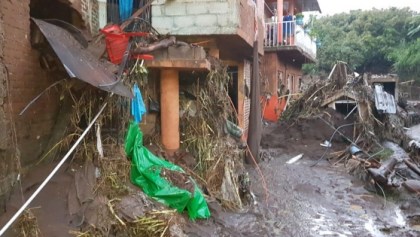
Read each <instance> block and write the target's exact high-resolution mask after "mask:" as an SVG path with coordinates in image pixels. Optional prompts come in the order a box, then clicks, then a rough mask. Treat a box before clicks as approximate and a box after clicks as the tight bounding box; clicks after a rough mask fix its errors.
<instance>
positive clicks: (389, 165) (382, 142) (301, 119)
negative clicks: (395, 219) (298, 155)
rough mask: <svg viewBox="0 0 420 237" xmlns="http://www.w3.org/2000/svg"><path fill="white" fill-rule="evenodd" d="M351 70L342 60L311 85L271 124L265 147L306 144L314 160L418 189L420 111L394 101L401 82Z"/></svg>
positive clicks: (383, 184)
mask: <svg viewBox="0 0 420 237" xmlns="http://www.w3.org/2000/svg"><path fill="white" fill-rule="evenodd" d="M349 71H350V70H349V69H348V67H347V64H346V63H344V62H338V63H337V64H336V65H335V66H334V68H333V70H332V72H331V74H330V75H329V77H328V79H326V80H318V81H316V82H314V83H313V84H312V85H310V86H309V87H308V89H307V90H306V92H305V93H304V94H303V95H302V96H301V97H300V98H298V99H297V100H295V101H293V102H292V103H291V104H290V106H289V107H288V109H287V110H286V111H284V112H283V114H282V117H281V122H280V123H279V124H280V125H277V126H274V127H273V126H272V127H271V128H268V131H269V132H267V133H268V134H267V135H266V136H265V137H266V138H265V139H264V140H263V141H262V146H263V147H264V146H265V147H281V146H282V145H281V143H287V146H288V147H287V148H286V147H282V148H285V149H294V148H293V147H294V143H299V144H300V145H302V144H305V146H304V147H306V146H308V148H304V149H307V150H305V151H302V152H307V153H309V152H310V154H308V156H312V158H316V159H317V161H316V162H315V163H314V165H316V164H317V162H319V161H320V160H322V159H327V160H328V161H330V162H332V163H334V164H337V163H338V162H344V164H345V166H346V167H347V170H348V171H349V172H350V173H352V174H355V175H357V176H358V177H360V178H362V179H363V180H366V181H372V183H374V184H375V186H376V187H377V188H378V190H379V189H385V190H388V189H395V188H398V189H399V188H400V187H405V188H406V189H407V190H408V191H409V192H414V193H418V192H419V191H420V167H419V162H420V156H419V147H420V146H419V141H420V137H419V135H418V134H420V132H419V131H420V127H419V125H417V126H415V125H416V123H418V122H416V121H417V120H416V118H417V116H419V114H420V110H418V108H416V107H415V106H412V105H408V104H406V105H405V106H404V108H402V107H400V106H399V104H397V103H396V99H395V98H397V96H398V95H396V94H395V93H396V91H397V90H396V87H398V83H397V82H396V83H395V84H394V85H393V86H390V84H389V81H386V82H387V83H381V81H380V80H379V79H378V78H379V77H378V78H375V80H374V81H373V80H370V79H369V78H368V77H367V76H366V75H365V76H359V75H358V74H357V73H350V72H349ZM385 85H386V86H385ZM279 133H284V134H283V135H279ZM278 139H279V140H280V142H276V141H273V140H278ZM285 140H286V141H285ZM275 143H278V144H275ZM310 143H312V144H313V143H315V144H317V145H315V146H318V147H315V146H314V145H312V146H311V145H307V144H310ZM273 145H274V146H273ZM300 149H302V148H300ZM266 156H267V155H266Z"/></svg>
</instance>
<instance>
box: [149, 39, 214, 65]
mask: <svg viewBox="0 0 420 237" xmlns="http://www.w3.org/2000/svg"><path fill="white" fill-rule="evenodd" d="M152 55H153V56H154V59H155V60H153V61H148V62H146V65H147V67H149V68H161V69H165V68H166V69H176V70H195V71H197V70H198V71H210V62H209V61H208V60H207V59H206V53H205V51H204V48H203V47H200V46H190V45H181V46H177V45H173V46H169V47H168V48H163V49H159V50H156V51H154V52H153V53H152Z"/></svg>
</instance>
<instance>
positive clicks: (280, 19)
mask: <svg viewBox="0 0 420 237" xmlns="http://www.w3.org/2000/svg"><path fill="white" fill-rule="evenodd" d="M277 19H278V22H283V0H277ZM277 34H278V35H277V39H279V40H278V41H279V42H283V24H279V30H278V31H277Z"/></svg>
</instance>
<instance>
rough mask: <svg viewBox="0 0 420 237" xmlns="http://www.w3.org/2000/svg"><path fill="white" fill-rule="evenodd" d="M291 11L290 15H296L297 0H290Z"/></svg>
mask: <svg viewBox="0 0 420 237" xmlns="http://www.w3.org/2000/svg"><path fill="white" fill-rule="evenodd" d="M289 13H290V15H292V16H294V15H295V0H289Z"/></svg>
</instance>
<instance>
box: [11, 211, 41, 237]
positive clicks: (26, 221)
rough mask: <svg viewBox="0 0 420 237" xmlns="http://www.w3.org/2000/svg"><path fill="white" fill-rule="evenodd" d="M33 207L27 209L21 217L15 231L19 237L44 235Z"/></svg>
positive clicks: (14, 227)
mask: <svg viewBox="0 0 420 237" xmlns="http://www.w3.org/2000/svg"><path fill="white" fill-rule="evenodd" d="M32 210H33V208H30V209H27V210H25V212H24V213H23V214H22V216H20V217H19V219H18V220H17V222H16V223H15V225H14V226H13V231H14V232H15V233H16V236H18V237H38V236H42V234H41V230H40V229H39V227H38V221H37V219H36V217H35V215H34V214H33V211H32Z"/></svg>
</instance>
